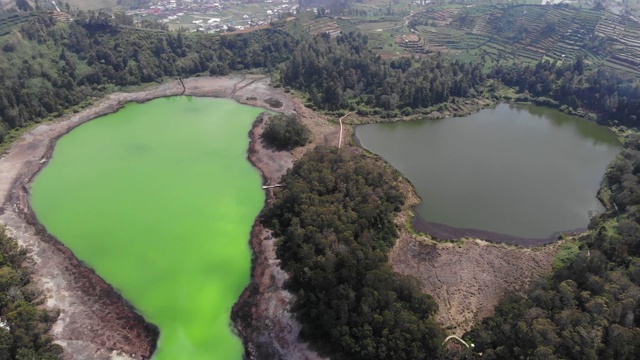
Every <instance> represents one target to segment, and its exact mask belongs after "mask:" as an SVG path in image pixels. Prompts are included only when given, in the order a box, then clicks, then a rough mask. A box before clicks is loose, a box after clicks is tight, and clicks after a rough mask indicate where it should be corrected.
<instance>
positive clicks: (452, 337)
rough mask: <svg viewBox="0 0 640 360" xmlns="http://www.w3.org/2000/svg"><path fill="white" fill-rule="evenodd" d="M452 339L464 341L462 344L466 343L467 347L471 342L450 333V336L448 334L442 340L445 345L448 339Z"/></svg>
mask: <svg viewBox="0 0 640 360" xmlns="http://www.w3.org/2000/svg"><path fill="white" fill-rule="evenodd" d="M451 339H455V340H458V341H459V342H460V343H462V345H464V346H466V347H469V344H467V342H466V341H464V340H462V339H460V338H459V337H457V336H456V335H449V336H447V337H446V338H445V339H444V341H443V342H442V345H443V346H444V344H446V343H447V341H449V340H451Z"/></svg>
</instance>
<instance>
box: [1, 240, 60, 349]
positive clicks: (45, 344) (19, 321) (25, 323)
mask: <svg viewBox="0 0 640 360" xmlns="http://www.w3.org/2000/svg"><path fill="white" fill-rule="evenodd" d="M27 263H28V257H27V253H26V251H25V250H24V249H22V248H20V247H19V246H18V244H16V242H15V241H13V239H11V238H9V237H8V236H7V234H6V233H5V230H4V228H0V360H9V359H15V360H32V359H38V360H57V359H62V348H61V347H60V346H59V345H54V344H52V343H51V338H50V336H49V335H48V332H49V329H51V325H52V324H53V322H54V321H55V320H56V318H57V316H56V314H52V313H48V312H46V311H44V310H39V309H38V307H37V306H38V305H39V302H38V296H37V294H36V293H35V292H34V290H33V289H31V288H30V287H29V283H30V273H29V268H28V265H27Z"/></svg>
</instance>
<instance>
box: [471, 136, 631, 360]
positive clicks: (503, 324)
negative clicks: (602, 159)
mask: <svg viewBox="0 0 640 360" xmlns="http://www.w3.org/2000/svg"><path fill="white" fill-rule="evenodd" d="M639 171H640V135H632V136H630V137H629V139H628V140H627V141H626V143H625V149H624V151H623V152H622V154H621V155H620V156H619V157H618V158H617V159H616V160H615V161H614V163H613V164H612V166H611V168H610V170H609V171H608V172H607V174H606V176H605V181H604V183H603V189H602V191H601V196H602V197H603V200H605V203H607V204H609V209H608V211H607V212H606V213H604V214H602V215H600V216H598V217H596V218H594V219H593V220H592V221H591V224H590V225H589V229H590V231H589V234H588V235H587V236H586V237H585V238H584V239H583V245H582V249H581V251H580V252H579V253H578V254H577V255H576V256H575V258H574V259H573V260H572V261H571V262H570V263H569V264H568V265H567V266H566V267H563V268H560V269H558V270H557V271H556V272H555V273H554V274H553V276H552V277H551V278H550V279H548V280H547V279H545V280H544V281H541V282H540V283H538V284H537V285H536V286H534V287H533V288H532V289H531V290H530V291H529V292H528V293H527V294H526V295H527V296H526V297H525V296H520V295H511V296H508V297H507V298H505V299H503V300H502V302H501V303H500V305H499V306H498V308H497V311H496V315H495V316H493V317H491V318H488V319H485V320H484V321H483V322H482V324H480V325H479V326H477V327H476V328H475V329H473V330H472V331H471V332H470V333H469V334H468V336H469V337H470V338H471V339H472V340H473V342H474V343H475V344H476V349H477V350H478V351H480V352H483V353H484V355H483V359H514V358H531V359H560V358H564V359H637V358H640V328H639V327H638V326H639V325H640V212H639V210H640V178H639V177H638V173H639Z"/></svg>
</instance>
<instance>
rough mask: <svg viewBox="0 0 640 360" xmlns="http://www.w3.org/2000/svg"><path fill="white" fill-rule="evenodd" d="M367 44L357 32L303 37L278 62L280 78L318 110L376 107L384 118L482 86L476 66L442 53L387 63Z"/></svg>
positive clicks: (362, 110)
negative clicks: (288, 54) (290, 51)
mask: <svg viewBox="0 0 640 360" xmlns="http://www.w3.org/2000/svg"><path fill="white" fill-rule="evenodd" d="M367 43H368V38H367V35H363V34H362V33H349V34H341V35H338V36H337V37H335V38H332V37H330V36H329V35H328V34H322V35H319V36H314V37H308V38H305V39H303V40H302V41H301V43H300V44H299V45H298V47H297V48H296V50H295V51H294V52H293V54H292V58H291V60H290V61H287V62H286V63H284V64H283V66H282V68H281V70H280V72H281V78H282V82H283V84H284V85H286V86H290V87H292V88H294V89H297V90H301V91H303V92H304V93H307V94H309V97H310V100H311V103H312V104H313V105H315V106H316V107H317V108H319V109H325V110H339V109H349V110H352V111H355V110H357V111H358V112H359V113H360V114H367V113H368V112H369V109H375V108H378V109H382V110H384V111H386V113H385V115H387V116H389V117H395V116H398V115H400V114H401V111H403V112H404V115H409V114H410V113H413V112H414V111H416V110H419V109H423V108H428V107H430V106H432V105H435V104H440V103H444V102H447V101H450V100H451V99H453V98H455V97H470V96H475V95H477V94H478V93H480V92H482V91H483V89H484V83H485V75H484V74H483V73H482V71H481V68H480V67H479V66H477V65H472V64H470V63H465V62H459V61H450V60H448V59H446V58H445V57H444V56H442V55H435V56H431V57H425V58H421V59H420V60H416V59H413V58H412V57H404V58H400V59H395V60H391V61H386V60H384V59H382V58H381V57H380V55H378V54H376V53H374V52H373V51H372V50H371V49H369V48H368V47H367Z"/></svg>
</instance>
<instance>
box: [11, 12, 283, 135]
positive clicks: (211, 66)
mask: <svg viewBox="0 0 640 360" xmlns="http://www.w3.org/2000/svg"><path fill="white" fill-rule="evenodd" d="M118 19H119V18H118V17H113V18H112V17H111V15H108V14H104V13H98V14H96V13H79V14H77V18H76V20H75V21H74V22H72V23H70V24H68V25H66V24H56V23H54V21H53V20H52V19H51V18H50V17H49V16H47V15H46V14H43V15H41V16H37V17H34V18H33V19H32V20H30V21H29V23H27V24H25V25H23V26H22V28H21V29H20V30H19V31H13V32H12V33H11V34H9V35H7V36H5V37H2V38H0V48H1V49H2V50H1V51H2V56H1V57H0V81H1V82H2V84H3V86H2V87H1V88H0V143H1V142H3V141H4V140H5V137H6V135H7V134H8V132H9V131H10V130H12V129H15V128H20V127H23V126H25V125H26V124H28V123H30V122H37V121H41V120H42V119H43V118H46V117H47V116H49V115H56V114H59V113H61V112H62V111H64V110H66V109H68V108H70V107H73V106H75V105H78V104H80V103H82V102H83V101H86V100H87V99H91V98H96V97H100V96H103V95H104V94H105V93H107V92H109V91H113V90H114V89H116V88H117V87H126V86H132V85H140V84H145V83H151V82H155V81H160V80H161V79H163V78H165V77H187V76H193V75H197V74H206V75H225V74H228V73H229V72H231V71H239V70H244V69H255V68H265V69H269V68H272V67H273V66H275V65H276V64H279V63H281V62H282V61H284V60H286V59H287V58H288V56H289V54H290V52H291V51H292V49H293V47H294V46H295V43H294V42H293V40H292V38H291V36H289V35H288V34H287V33H286V32H284V31H281V30H277V29H267V30H261V31H256V32H253V33H250V34H244V35H232V36H223V37H221V36H210V35H190V34H182V33H174V32H162V31H160V32H156V31H143V30H135V29H129V28H122V27H120V26H119V25H120V23H119V20H118ZM124 19H126V17H125V18H124ZM122 21H125V20H122Z"/></svg>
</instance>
